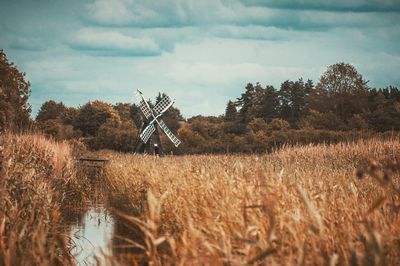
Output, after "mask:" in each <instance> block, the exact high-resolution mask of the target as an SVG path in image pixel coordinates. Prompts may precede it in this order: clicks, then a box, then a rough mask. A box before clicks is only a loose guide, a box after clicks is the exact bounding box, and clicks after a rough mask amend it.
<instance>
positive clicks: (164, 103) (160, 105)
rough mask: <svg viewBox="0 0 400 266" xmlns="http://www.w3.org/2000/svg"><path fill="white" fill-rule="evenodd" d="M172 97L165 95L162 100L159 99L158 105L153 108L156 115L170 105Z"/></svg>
mask: <svg viewBox="0 0 400 266" xmlns="http://www.w3.org/2000/svg"><path fill="white" fill-rule="evenodd" d="M171 102H172V101H171V98H169V96H168V95H167V96H165V97H164V98H162V99H161V101H159V102H158V103H157V105H156V106H155V107H154V108H153V111H154V113H155V115H158V114H159V113H161V112H162V111H163V110H164V109H166V108H167V107H168V105H170V104H171Z"/></svg>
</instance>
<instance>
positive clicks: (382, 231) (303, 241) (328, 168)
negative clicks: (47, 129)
mask: <svg viewBox="0 0 400 266" xmlns="http://www.w3.org/2000/svg"><path fill="white" fill-rule="evenodd" d="M399 160H400V144H399V142H398V141H397V140H392V141H390V140H389V141H381V140H368V141H358V142H356V143H346V144H334V145H316V146H305V147H293V148H291V147H288V148H284V149H282V150H280V151H277V152H275V153H272V154H269V155H262V156H184V157H162V158H155V157H148V156H135V155H123V154H115V155H113V160H112V161H111V163H110V164H109V165H108V167H107V172H106V175H107V183H108V187H109V192H110V195H111V196H110V199H111V204H112V205H113V206H114V207H116V208H117V209H119V210H121V211H123V212H126V213H128V214H130V215H131V216H129V217H127V219H128V220H129V221H130V222H131V223H133V224H136V225H137V226H138V227H140V228H141V230H142V231H143V232H144V235H145V240H146V241H145V242H143V243H141V245H140V247H139V248H142V249H143V250H144V252H145V254H146V256H147V259H149V260H152V261H154V262H162V261H163V262H165V261H169V262H175V263H178V264H199V263H213V264H214V263H215V262H219V264H223V263H231V264H234V265H237V264H255V263H258V262H266V263H269V264H270V263H275V264H301V265H303V264H310V263H316V264H318V265H321V264H323V263H326V264H331V265H334V264H336V263H345V264H351V263H358V264H362V263H372V264H374V262H375V263H377V264H385V263H388V264H396V263H399V261H400V252H399V248H398V247H399V242H400V237H399V235H400V234H399V233H400V218H399V212H398V209H399V205H400V204H399V202H400V201H399V192H398V190H397V188H398V187H399V175H398V162H399ZM357 169H358V170H357ZM357 175H358V177H359V178H358V177H357ZM134 216H136V217H134ZM124 237H125V238H129V237H130V238H131V240H133V241H135V236H127V235H124ZM126 243H127V244H130V245H135V244H134V243H133V242H130V241H128V240H127V242H126Z"/></svg>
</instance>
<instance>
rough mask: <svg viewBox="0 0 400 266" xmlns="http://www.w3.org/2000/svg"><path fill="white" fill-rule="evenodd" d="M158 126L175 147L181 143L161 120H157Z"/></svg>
mask: <svg viewBox="0 0 400 266" xmlns="http://www.w3.org/2000/svg"><path fill="white" fill-rule="evenodd" d="M157 122H158V125H159V126H160V128H161V129H162V130H163V131H164V133H165V134H166V135H167V136H168V138H169V139H170V140H171V141H172V143H174V145H175V147H178V146H179V144H181V141H180V140H179V139H178V138H177V137H176V136H175V135H174V134H173V133H172V132H171V130H169V128H168V127H167V125H166V124H165V123H164V121H163V120H161V119H160V121H157Z"/></svg>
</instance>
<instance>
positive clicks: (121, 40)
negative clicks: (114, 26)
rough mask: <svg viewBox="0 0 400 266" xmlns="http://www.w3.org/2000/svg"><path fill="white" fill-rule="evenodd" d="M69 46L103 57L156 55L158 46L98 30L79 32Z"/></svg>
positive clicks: (143, 40)
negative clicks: (103, 55)
mask: <svg viewBox="0 0 400 266" xmlns="http://www.w3.org/2000/svg"><path fill="white" fill-rule="evenodd" d="M69 43H70V46H71V47H72V48H74V49H76V50H87V51H93V52H95V53H96V54H100V55H102V54H105V55H139V56H140V55H158V54H160V53H161V50H160V48H159V47H158V45H157V44H156V43H155V42H154V41H153V40H152V39H150V38H148V37H139V38H136V37H131V36H127V35H124V34H122V33H120V32H118V31H110V30H108V31H103V30H98V29H82V30H79V31H78V32H77V33H75V34H74V36H73V37H72V38H71V41H70V42H69Z"/></svg>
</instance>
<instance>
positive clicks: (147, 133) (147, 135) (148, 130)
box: [140, 124, 156, 143]
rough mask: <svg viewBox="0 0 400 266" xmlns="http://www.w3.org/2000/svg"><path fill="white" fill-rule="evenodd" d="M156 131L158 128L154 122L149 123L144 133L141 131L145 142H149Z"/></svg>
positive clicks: (141, 136)
mask: <svg viewBox="0 0 400 266" xmlns="http://www.w3.org/2000/svg"><path fill="white" fill-rule="evenodd" d="M154 131H156V128H155V126H154V125H153V124H150V125H148V126H147V127H146V128H145V129H144V130H143V132H142V133H140V138H141V139H142V141H143V142H144V143H147V141H148V140H149V138H150V137H151V135H153V133H154Z"/></svg>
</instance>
